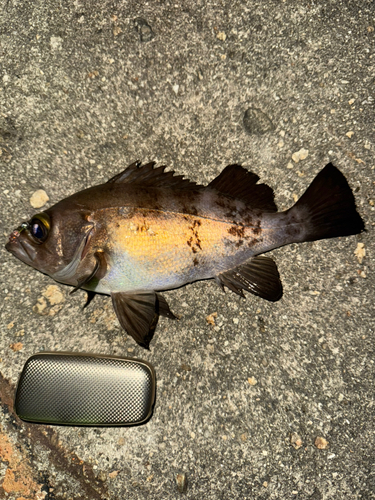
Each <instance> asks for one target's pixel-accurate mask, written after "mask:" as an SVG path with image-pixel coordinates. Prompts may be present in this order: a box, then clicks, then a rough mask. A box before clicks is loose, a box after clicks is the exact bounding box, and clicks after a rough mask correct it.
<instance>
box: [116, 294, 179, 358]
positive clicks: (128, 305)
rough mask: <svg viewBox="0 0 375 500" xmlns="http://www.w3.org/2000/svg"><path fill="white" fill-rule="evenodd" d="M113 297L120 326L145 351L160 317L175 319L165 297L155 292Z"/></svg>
mask: <svg viewBox="0 0 375 500" xmlns="http://www.w3.org/2000/svg"><path fill="white" fill-rule="evenodd" d="M111 297H112V303H113V308H114V310H115V312H116V315H117V318H118V320H119V322H120V325H121V326H122V327H123V328H124V330H126V332H127V333H128V334H129V335H131V336H132V337H133V338H134V340H135V341H136V342H137V344H139V345H140V346H141V347H144V348H145V349H148V348H149V345H150V342H151V339H152V337H153V335H154V332H155V328H156V325H157V324H158V320H159V315H162V316H167V317H169V318H175V316H174V314H173V313H172V312H171V311H170V309H169V306H168V304H167V301H166V300H165V299H164V297H162V296H161V295H160V294H158V293H156V292H153V291H151V292H149V291H144V292H138V293H123V292H120V293H112V294H111Z"/></svg>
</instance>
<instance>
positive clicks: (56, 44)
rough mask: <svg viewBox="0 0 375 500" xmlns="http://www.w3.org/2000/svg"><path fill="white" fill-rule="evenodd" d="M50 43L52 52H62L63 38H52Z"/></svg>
mask: <svg viewBox="0 0 375 500" xmlns="http://www.w3.org/2000/svg"><path fill="white" fill-rule="evenodd" d="M49 43H50V45H51V49H52V50H61V48H62V38H61V37H60V36H51V38H50V41H49Z"/></svg>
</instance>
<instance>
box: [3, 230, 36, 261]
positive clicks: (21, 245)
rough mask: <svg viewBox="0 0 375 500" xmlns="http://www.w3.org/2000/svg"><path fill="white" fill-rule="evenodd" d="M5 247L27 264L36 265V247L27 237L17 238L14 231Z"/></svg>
mask: <svg viewBox="0 0 375 500" xmlns="http://www.w3.org/2000/svg"><path fill="white" fill-rule="evenodd" d="M5 249H6V250H8V252H10V253H11V254H12V255H14V256H15V257H17V259H19V260H21V261H22V262H24V263H25V264H28V265H29V266H32V267H34V261H35V258H36V252H35V248H34V247H33V246H32V245H31V243H29V242H28V241H27V240H26V239H22V240H21V239H20V238H19V237H18V238H15V237H14V235H13V233H12V234H11V236H10V237H9V241H8V243H7V244H6V245H5Z"/></svg>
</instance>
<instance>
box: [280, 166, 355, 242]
mask: <svg viewBox="0 0 375 500" xmlns="http://www.w3.org/2000/svg"><path fill="white" fill-rule="evenodd" d="M286 214H287V218H288V230H289V233H290V236H293V234H292V233H293V232H295V235H294V236H295V237H294V238H293V237H292V239H293V241H295V242H298V241H315V240H320V239H323V238H335V237H338V236H349V235H351V234H358V233H360V232H361V231H363V230H364V223H363V220H362V219H361V217H360V215H359V214H358V212H357V209H356V206H355V200H354V195H353V192H352V190H351V189H350V187H349V184H348V182H347V180H346V178H345V177H344V175H343V174H342V173H341V172H340V171H339V170H338V169H337V168H336V167H334V166H333V165H332V163H329V164H328V165H327V166H326V167H324V168H323V170H322V171H321V172H320V173H319V174H318V175H317V176H316V177H315V179H314V180H313V181H312V183H311V184H310V186H309V187H308V188H307V190H306V192H305V193H304V194H303V195H302V196H301V198H300V199H299V200H298V201H297V203H296V204H295V205H294V206H293V207H292V208H291V209H289V210H288V211H287V212H286Z"/></svg>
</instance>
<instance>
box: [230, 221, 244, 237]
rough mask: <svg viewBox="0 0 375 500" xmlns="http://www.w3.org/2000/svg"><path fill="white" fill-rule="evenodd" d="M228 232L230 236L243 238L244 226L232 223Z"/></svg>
mask: <svg viewBox="0 0 375 500" xmlns="http://www.w3.org/2000/svg"><path fill="white" fill-rule="evenodd" d="M228 233H229V234H231V235H232V236H236V237H238V238H244V236H245V228H244V226H242V225H238V224H237V225H234V226H231V227H230V228H229V229H228Z"/></svg>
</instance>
